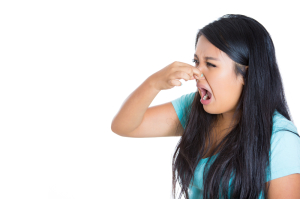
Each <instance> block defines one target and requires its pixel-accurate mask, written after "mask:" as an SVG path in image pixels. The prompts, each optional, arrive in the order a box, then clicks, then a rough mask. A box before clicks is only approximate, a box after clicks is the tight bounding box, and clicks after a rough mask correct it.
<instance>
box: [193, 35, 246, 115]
mask: <svg viewBox="0 0 300 199" xmlns="http://www.w3.org/2000/svg"><path fill="white" fill-rule="evenodd" d="M206 57H213V58H216V59H217V60H213V59H206ZM194 59H195V60H197V61H196V63H195V66H196V67H197V68H198V69H199V70H200V71H201V72H202V73H203V76H204V77H198V78H199V79H196V81H197V83H200V84H204V85H206V86H208V87H209V88H210V90H211V91H212V97H211V98H212V100H211V102H210V103H209V104H207V105H203V108H204V110H205V111H206V112H208V113H210V114H223V116H224V119H225V120H230V119H231V118H232V116H233V113H234V110H235V108H236V106H237V103H238V100H239V98H240V96H241V92H242V89H243V85H244V80H243V78H242V76H241V75H240V76H238V77H236V75H235V73H234V61H233V60H232V59H231V58H229V57H228V55H227V54H225V53H224V52H223V51H221V50H220V49H218V48H217V47H215V46H214V45H213V44H211V43H210V42H209V41H208V40H207V39H206V37H205V36H203V35H202V36H200V37H199V39H198V43H197V46H196V52H195V57H194ZM211 64H212V65H214V66H212V65H211ZM198 92H199V94H200V93H201V92H200V90H198ZM200 95H201V94H200Z"/></svg>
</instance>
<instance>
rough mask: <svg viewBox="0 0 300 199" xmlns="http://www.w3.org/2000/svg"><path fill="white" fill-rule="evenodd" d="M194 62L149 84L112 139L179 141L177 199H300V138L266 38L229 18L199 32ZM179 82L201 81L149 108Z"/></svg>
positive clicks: (125, 110) (241, 19)
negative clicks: (174, 138) (166, 138)
mask: <svg viewBox="0 0 300 199" xmlns="http://www.w3.org/2000/svg"><path fill="white" fill-rule="evenodd" d="M193 61H194V62H195V66H192V65H189V64H186V63H182V62H178V61H176V62H173V63H172V64H170V65H168V66H166V67H165V68H163V69H162V70H160V71H158V72H156V73H154V74H153V75H151V76H150V77H149V78H147V79H146V80H145V81H144V82H143V83H142V85H141V86H140V87H138V88H137V89H136V90H135V91H134V92H133V93H132V94H131V95H130V96H129V97H128V98H127V100H126V101H125V103H124V104H123V106H122V108H121V109H120V111H119V113H118V114H117V115H116V116H115V118H114V120H113V122H112V126H111V128H112V131H113V132H115V133H117V134H118V135H121V136H127V137H162V136H181V139H180V141H179V143H178V146H177V148H176V151H175V153H174V156H173V196H175V186H176V181H177V180H178V182H179V184H180V186H181V192H180V196H179V198H181V196H182V194H184V195H185V198H187V199H196V198H204V199H207V198H214V199H215V198H239V199H241V198H245V199H246V198H249V199H250V198H251V199H254V198H260V199H262V198H268V199H274V198H276V199H280V198H282V199H283V198H289V199H300V137H299V134H298V132H297V128H296V126H295V125H294V124H293V122H292V120H291V116H290V113H289V109H288V105H287V103H286V100H285V94H284V89H283V84H282V80H281V75H280V72H279V69H278V66H277V62H276V57H275V49H274V46H273V42H272V39H271V37H270V35H269V33H268V32H267V30H266V29H265V28H264V27H263V26H262V25H261V24H260V23H259V22H257V21H256V20H254V19H252V18H250V17H247V16H244V15H224V16H223V17H221V18H219V19H218V20H216V21H214V22H212V23H210V24H208V25H206V26H205V27H204V28H202V29H200V30H199V31H198V34H197V37H196V44H195V54H194V59H193ZM179 79H185V80H186V81H188V80H196V86H197V90H196V92H192V93H190V94H186V95H183V96H181V97H179V98H177V99H175V100H173V101H172V102H169V103H165V104H162V105H158V106H154V107H151V108H149V105H150V104H151V102H152V100H153V99H154V98H155V96H156V95H157V94H158V93H159V92H160V91H161V90H166V89H171V88H173V87H174V86H180V85H181V82H180V81H179ZM175 175H176V176H175Z"/></svg>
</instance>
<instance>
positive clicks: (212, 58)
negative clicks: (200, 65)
mask: <svg viewBox="0 0 300 199" xmlns="http://www.w3.org/2000/svg"><path fill="white" fill-rule="evenodd" d="M194 57H197V59H199V58H198V56H197V55H196V54H194ZM205 59H211V60H216V61H220V60H219V59H217V58H214V57H205Z"/></svg>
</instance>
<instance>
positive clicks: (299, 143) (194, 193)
mask: <svg viewBox="0 0 300 199" xmlns="http://www.w3.org/2000/svg"><path fill="white" fill-rule="evenodd" d="M195 94H196V92H192V93H189V94H186V95H182V96H181V97H179V98H177V99H175V100H173V101H172V104H173V106H174V109H175V111H176V113H177V116H178V118H179V120H180V122H181V124H182V126H183V128H185V125H186V122H187V121H186V117H184V114H187V113H186V112H187V110H188V109H187V108H188V107H189V106H190V105H191V103H192V101H193V99H194V96H195ZM199 103H200V102H199ZM282 128H285V129H289V130H290V131H293V132H296V133H297V134H298V135H299V133H298V131H297V128H296V126H295V125H294V124H293V122H291V121H289V120H288V119H286V118H285V117H284V116H283V115H281V114H280V113H279V112H277V110H276V111H275V113H274V115H273V131H272V136H271V153H270V167H271V178H270V176H268V177H267V179H266V182H268V181H270V180H273V179H276V178H280V177H283V176H287V175H291V174H294V173H300V137H299V136H298V135H296V134H294V133H292V132H289V131H283V130H280V129H282ZM217 155H218V153H217V154H216V155H213V156H212V159H211V162H210V163H209V165H211V164H212V163H213V161H214V159H215V158H216V156H217ZM207 160H208V158H204V159H201V160H200V162H199V163H198V165H197V168H196V170H195V172H194V181H193V185H191V184H192V183H191V184H190V187H189V198H190V199H199V198H200V199H201V198H203V197H202V195H203V184H202V181H203V179H202V178H203V171H204V166H205V164H206V163H207ZM231 181H232V178H231V180H230V182H229V184H231ZM259 199H264V198H263V197H262V193H261V194H260V197H259Z"/></svg>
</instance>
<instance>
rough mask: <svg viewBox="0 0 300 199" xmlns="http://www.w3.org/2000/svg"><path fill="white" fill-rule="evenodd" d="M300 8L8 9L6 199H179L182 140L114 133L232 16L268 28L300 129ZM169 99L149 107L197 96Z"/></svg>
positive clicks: (8, 5)
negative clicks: (168, 69) (141, 93)
mask: <svg viewBox="0 0 300 199" xmlns="http://www.w3.org/2000/svg"><path fill="white" fill-rule="evenodd" d="M298 7H299V6H298V5H297V1H291V2H289V1H284V3H282V4H276V3H275V2H274V1H268V2H266V3H265V1H256V2H255V1H247V2H246V1H245V2H244V1H174V0H172V1H164V0H159V1H157V0H156V1H154V0H152V1H128V0H126V1H121V0H118V1H89V0H84V1H83V0H80V1H79V0H77V1H74V0H73V1H70V0H69V1H66V0H51V1H32V0H31V1H13V0H10V1H8V0H7V1H1V3H0V67H1V70H0V95H1V97H0V100H1V103H0V116H1V117H0V128H1V129H0V198H3V199H10V198H18V199H21V198H30V199H43V198H49V199H77V198H80V199H81V198H89V199H94V198H105V199H115V198H130V199H141V198H143V199H153V198H156V199H166V198H171V180H172V167H171V166H172V165H171V161H172V156H173V153H174V150H175V147H176V144H177V143H178V141H179V137H168V138H148V139H147V138H126V137H121V136H118V135H117V134H115V133H113V132H112V131H111V122H112V119H113V117H114V116H115V115H116V113H117V112H118V111H119V109H120V107H121V105H122V104H123V102H124V100H125V99H126V98H127V97H128V96H129V95H130V94H131V93H132V92H133V91H134V90H135V89H136V88H137V87H138V86H139V85H140V84H141V83H142V82H143V81H144V80H145V79H146V78H147V77H149V76H150V75H151V74H153V73H155V72H157V71H158V70H160V69H162V68H163V67H165V66H167V65H169V64H170V63H172V62H174V61H180V62H185V63H189V64H193V63H192V59H193V54H194V50H195V48H194V45H195V37H196V33H197V30H198V29H200V28H202V27H203V26H205V25H206V24H208V23H210V22H212V21H213V20H216V19H217V18H219V17H221V16H222V15H224V14H243V15H247V16H250V17H252V18H254V19H256V20H258V21H259V22H260V23H261V24H263V25H264V26H265V28H266V29H267V30H268V31H269V33H270V34H271V36H272V39H273V41H274V44H275V49H276V55H277V59H278V64H279V68H280V72H281V75H282V78H283V83H284V88H285V94H286V97H287V102H288V105H289V107H290V110H291V114H292V117H293V120H294V123H295V125H296V126H297V127H298V128H299V127H300V120H299V119H300V112H299V110H300V109H299V102H298V101H299V94H298V92H297V91H298V89H299V68H300V64H299V46H300V39H299V18H300V15H299V10H298V9H297V8H298ZM183 82H184V83H183V86H182V87H174V88H172V89H170V90H163V91H161V92H160V93H159V94H158V95H157V96H156V98H155V99H154V100H153V102H152V103H151V105H150V106H155V105H159V104H162V103H166V102H170V101H171V100H174V99H176V98H178V97H180V96H182V95H184V94H187V93H191V92H193V91H196V86H195V83H196V82H195V80H191V81H188V82H185V81H183Z"/></svg>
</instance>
